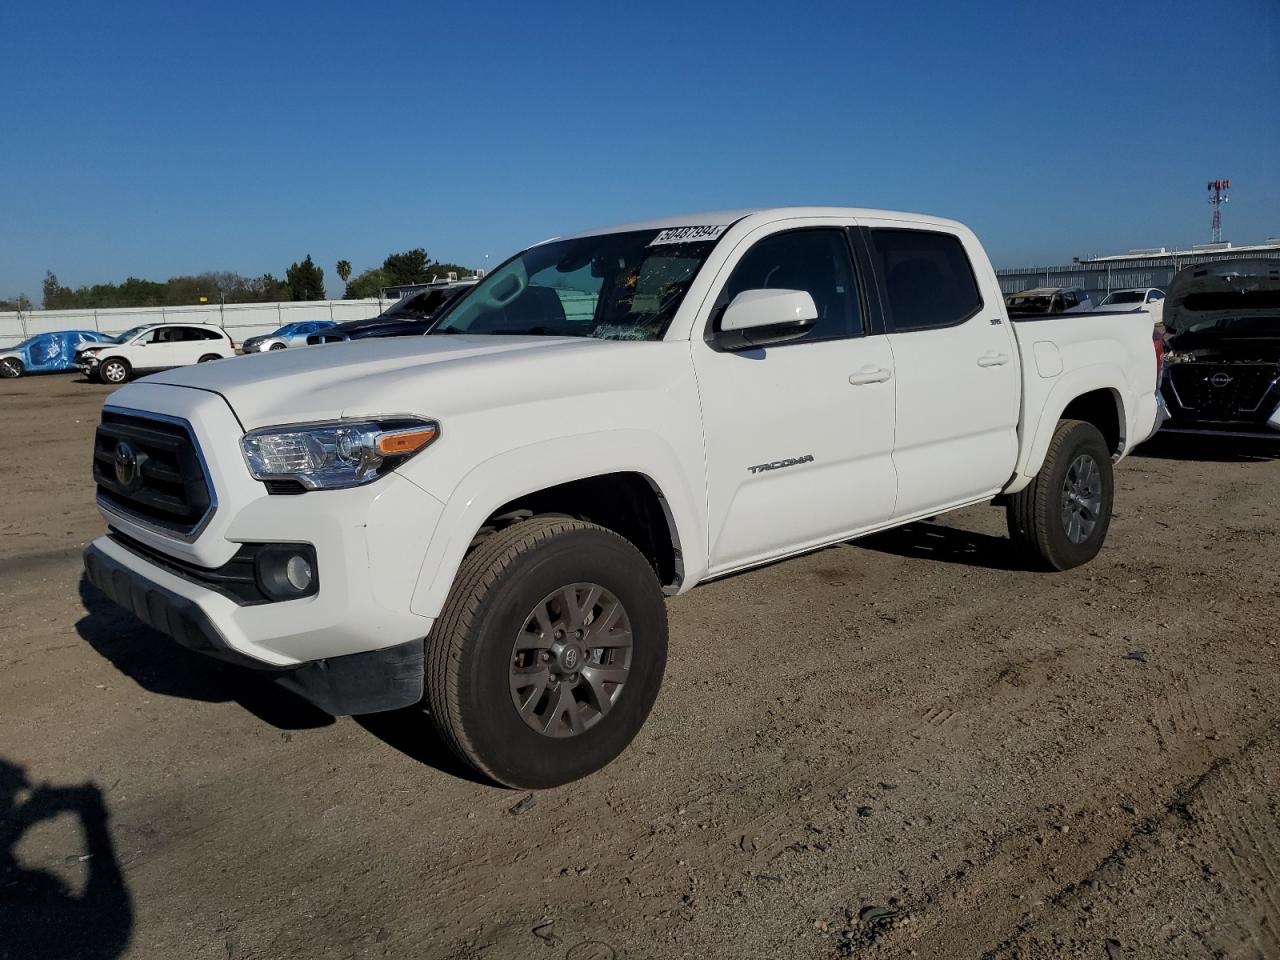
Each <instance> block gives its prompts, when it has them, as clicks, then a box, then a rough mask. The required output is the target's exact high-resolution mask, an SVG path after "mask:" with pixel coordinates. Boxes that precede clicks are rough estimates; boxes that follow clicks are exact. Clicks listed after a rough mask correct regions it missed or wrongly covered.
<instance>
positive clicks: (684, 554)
mask: <svg viewBox="0 0 1280 960" xmlns="http://www.w3.org/2000/svg"><path fill="white" fill-rule="evenodd" d="M628 433H633V431H616V432H614V433H612V434H598V435H595V436H594V440H598V442H599V443H600V444H602V445H603V448H602V449H601V448H594V449H593V442H592V441H591V440H588V438H583V437H577V438H563V439H561V440H556V441H551V442H548V443H545V444H539V445H537V447H536V448H523V449H521V450H516V451H511V452H509V453H507V454H504V455H501V456H498V457H495V458H493V459H492V460H489V461H487V462H485V463H483V464H481V465H480V466H478V467H476V468H475V469H474V470H472V471H471V472H470V473H469V474H467V476H466V477H464V478H463V480H462V481H461V482H460V483H459V484H458V486H457V487H456V488H455V490H454V491H453V492H452V493H451V494H450V495H449V496H448V498H447V499H446V500H445V507H444V511H443V512H442V514H441V517H440V520H439V522H438V524H437V526H436V532H435V535H434V536H433V537H432V538H431V543H430V546H429V547H428V549H427V553H426V557H425V558H424V561H423V565H422V569H421V571H420V573H419V576H418V581H417V585H416V587H415V590H414V594H413V603H412V608H413V611H414V612H415V613H418V614H421V615H423V616H428V617H435V616H438V615H439V612H440V609H441V607H442V606H443V605H444V601H445V599H446V597H447V596H448V592H449V588H450V586H451V585H452V583H453V579H454V577H455V575H456V574H457V571H458V568H459V567H460V566H461V564H462V560H463V557H465V556H466V554H467V553H468V552H469V551H470V550H471V548H472V547H473V546H474V545H475V543H476V542H478V539H480V538H483V537H484V536H485V535H486V534H487V533H490V532H493V531H494V530H497V529H501V528H502V527H503V526H504V525H506V524H509V523H511V522H515V521H518V520H519V519H523V518H524V517H525V516H532V515H537V514H543V515H545V514H563V515H566V516H571V517H575V518H578V519H584V520H589V521H591V522H593V523H596V524H599V525H600V526H602V527H605V528H607V529H610V530H613V531H614V532H615V533H618V534H619V535H620V536H622V537H624V538H625V539H627V540H629V541H630V542H631V543H633V544H634V545H635V546H636V548H637V549H638V550H640V552H641V553H642V554H644V555H645V557H646V558H647V559H649V561H650V563H651V564H652V565H653V566H654V569H655V572H656V573H657V575H658V578H659V581H660V582H661V583H662V585H663V590H664V592H666V593H668V594H675V593H679V592H683V591H684V590H687V589H689V588H690V587H691V586H692V585H693V584H694V583H696V582H697V581H698V580H699V579H701V577H702V575H703V573H704V572H705V570H706V546H705V543H706V535H705V532H704V531H703V530H702V527H701V526H700V521H699V520H698V517H699V514H698V512H697V510H696V506H695V500H694V497H693V494H692V491H691V490H690V489H689V485H688V483H687V481H686V480H685V477H684V474H683V472H682V471H681V470H680V466H679V462H678V460H677V459H676V457H675V453H674V451H672V450H670V448H669V447H666V445H665V443H663V442H662V441H661V440H660V439H658V438H648V439H645V440H642V441H640V446H629V445H628V441H629V440H630V441H631V442H635V441H636V439H637V438H634V437H633V438H627V437H620V436H619V434H628ZM584 440H587V441H588V442H585V443H584V442H583V441H584Z"/></svg>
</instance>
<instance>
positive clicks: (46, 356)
mask: <svg viewBox="0 0 1280 960" xmlns="http://www.w3.org/2000/svg"><path fill="white" fill-rule="evenodd" d="M109 339H110V337H108V336H107V335H106V334H105V333H98V332H97V331H96V330H59V331H57V332H55V333H37V334H36V335H35V336H33V337H27V339H25V340H23V341H22V342H21V343H20V344H18V345H17V346H16V347H9V348H7V349H4V350H0V377H20V376H22V375H23V374H24V373H59V372H63V371H67V370H74V369H75V368H76V366H75V356H76V350H77V349H79V348H80V347H81V346H82V345H84V344H86V343H101V342H102V341H103V340H109Z"/></svg>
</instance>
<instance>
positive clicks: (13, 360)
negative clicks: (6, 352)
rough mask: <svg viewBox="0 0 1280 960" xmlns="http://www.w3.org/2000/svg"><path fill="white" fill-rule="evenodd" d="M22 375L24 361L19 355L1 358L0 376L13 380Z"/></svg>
mask: <svg viewBox="0 0 1280 960" xmlns="http://www.w3.org/2000/svg"><path fill="white" fill-rule="evenodd" d="M20 376H22V361H21V360H19V359H18V358H17V357H5V358H4V359H3V360H0V377H4V378H5V379H7V380H12V379H14V378H16V377H20Z"/></svg>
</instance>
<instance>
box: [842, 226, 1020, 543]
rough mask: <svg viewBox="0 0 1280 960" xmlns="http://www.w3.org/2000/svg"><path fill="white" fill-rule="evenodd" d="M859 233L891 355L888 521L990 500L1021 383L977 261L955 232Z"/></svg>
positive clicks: (1010, 446)
mask: <svg viewBox="0 0 1280 960" xmlns="http://www.w3.org/2000/svg"><path fill="white" fill-rule="evenodd" d="M860 233H861V234H862V236H863V238H864V242H865V243H866V244H867V247H868V252H869V255H870V259H871V261H872V263H873V264H874V272H875V275H876V282H877V286H878V289H879V293H880V300H881V303H882V305H883V308H884V312H885V321H886V324H887V327H888V331H889V332H888V340H889V346H890V348H891V349H892V351H893V365H894V382H895V384H896V390H897V431H896V436H895V439H894V447H893V462H894V466H895V468H896V470H897V475H898V501H897V505H896V507H895V508H894V516H895V517H896V518H898V519H906V518H909V517H913V516H919V515H922V514H927V513H931V512H933V511H935V510H938V509H941V508H944V507H947V506H952V505H955V504H959V503H963V502H966V501H971V500H976V499H979V498H981V497H984V496H989V495H994V494H995V493H997V492H998V491H999V490H1000V488H1001V487H1002V486H1004V484H1005V482H1006V481H1007V480H1008V479H1009V476H1010V475H1011V474H1012V473H1013V469H1014V465H1015V463H1016V461H1017V456H1018V414H1019V398H1020V391H1021V384H1020V381H1019V377H1020V372H1019V368H1018V351H1017V345H1016V342H1015V340H1014V336H1013V331H1012V330H1011V329H1010V327H1009V324H1008V323H1007V321H1006V320H1005V317H1004V311H1003V310H1002V309H1001V304H1002V301H1001V297H1000V288H999V284H998V283H997V281H996V277H995V273H994V272H993V271H992V270H991V268H990V265H989V263H988V261H987V259H986V254H985V253H984V252H983V250H982V248H981V246H979V245H978V242H977V240H976V239H975V238H974V237H973V235H972V234H971V233H969V232H968V231H967V230H962V229H954V230H952V229H947V228H944V227H934V226H928V227H924V226H922V227H919V228H916V227H908V226H907V225H905V224H903V223H902V222H901V221H870V220H869V221H866V228H865V229H864V230H862V231H860ZM977 264H980V265H981V267H980V268H979V269H977V270H975V268H974V267H975V265H977Z"/></svg>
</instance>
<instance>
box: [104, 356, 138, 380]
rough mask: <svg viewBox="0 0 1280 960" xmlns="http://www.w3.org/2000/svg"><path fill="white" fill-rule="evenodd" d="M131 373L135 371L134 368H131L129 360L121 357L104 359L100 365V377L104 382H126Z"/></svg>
mask: <svg viewBox="0 0 1280 960" xmlns="http://www.w3.org/2000/svg"><path fill="white" fill-rule="evenodd" d="M131 373H133V370H132V369H131V368H130V366H129V362H128V361H127V360H121V359H120V358H119V357H112V358H111V359H109V360H104V361H103V362H102V364H101V365H100V366H99V367H98V377H99V378H100V379H101V380H102V382H103V383H126V382H128V380H129V376H130V374H131Z"/></svg>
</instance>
